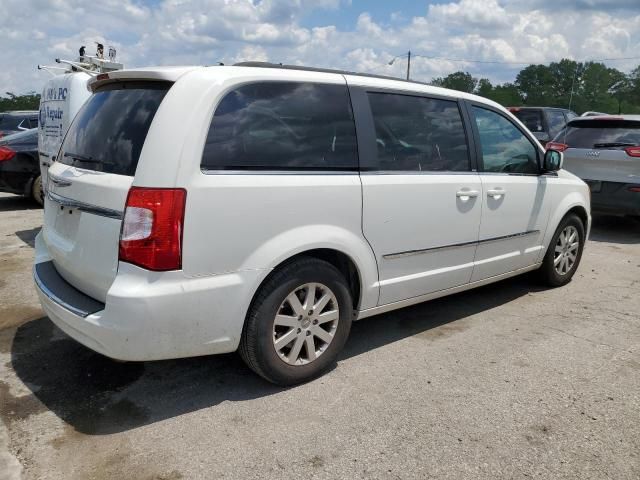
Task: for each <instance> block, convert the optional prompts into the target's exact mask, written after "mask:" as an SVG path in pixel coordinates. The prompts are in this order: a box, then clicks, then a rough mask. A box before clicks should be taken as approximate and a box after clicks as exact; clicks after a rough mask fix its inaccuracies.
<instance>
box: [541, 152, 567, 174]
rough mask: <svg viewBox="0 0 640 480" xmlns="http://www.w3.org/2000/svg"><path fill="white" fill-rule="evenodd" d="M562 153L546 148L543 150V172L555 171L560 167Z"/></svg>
mask: <svg viewBox="0 0 640 480" xmlns="http://www.w3.org/2000/svg"><path fill="white" fill-rule="evenodd" d="M563 162H564V155H563V154H562V152H558V151H557V150H547V151H546V152H544V162H543V167H544V170H545V172H557V171H558V170H560V169H561V168H562V164H563Z"/></svg>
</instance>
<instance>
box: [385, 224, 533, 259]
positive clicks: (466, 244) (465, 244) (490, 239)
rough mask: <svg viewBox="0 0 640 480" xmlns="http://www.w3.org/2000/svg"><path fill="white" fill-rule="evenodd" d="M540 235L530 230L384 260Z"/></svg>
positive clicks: (402, 254) (397, 255) (386, 257)
mask: <svg viewBox="0 0 640 480" xmlns="http://www.w3.org/2000/svg"><path fill="white" fill-rule="evenodd" d="M538 233H540V230H528V231H526V232H522V233H514V234H513V235H504V236H502V237H493V238H487V239H485V240H478V241H474V242H464V243H454V244H451V245H443V246H441V247H431V248H422V249H420V250H407V251H405V252H398V253H388V254H387V255H383V256H382V258H384V259H385V260H391V259H394V258H402V257H408V256H410V255H420V254H421V253H428V252H437V251H441V250H450V249H453V248H461V247H469V246H472V245H482V244H484V243H491V242H499V241H500V240H508V239H510V238H518V237H526V236H528V235H535V234H538Z"/></svg>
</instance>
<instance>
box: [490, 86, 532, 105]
mask: <svg viewBox="0 0 640 480" xmlns="http://www.w3.org/2000/svg"><path fill="white" fill-rule="evenodd" d="M487 98H490V99H491V100H493V101H494V102H497V103H499V104H500V105H502V106H505V107H517V106H519V105H522V103H523V101H522V96H521V95H520V92H519V91H518V87H516V86H515V85H514V84H513V83H505V84H502V85H496V86H495V87H494V88H493V91H492V92H491V95H489V96H487Z"/></svg>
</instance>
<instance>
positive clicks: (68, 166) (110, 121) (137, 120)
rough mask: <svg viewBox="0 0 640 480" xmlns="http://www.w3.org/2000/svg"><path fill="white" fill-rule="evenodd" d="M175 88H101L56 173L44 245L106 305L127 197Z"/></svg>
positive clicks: (68, 276)
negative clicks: (160, 113) (147, 142)
mask: <svg viewBox="0 0 640 480" xmlns="http://www.w3.org/2000/svg"><path fill="white" fill-rule="evenodd" d="M170 86H171V83H169V82H160V81H155V82H148V81H147V82H139V81H131V82H121V83H114V84H107V85H105V86H103V87H102V88H99V89H98V90H97V91H96V92H95V93H94V94H93V95H92V96H91V98H90V99H89V100H88V101H87V103H86V104H85V105H84V106H83V107H82V109H81V110H80V112H78V115H77V116H76V118H75V120H74V121H73V123H72V125H71V127H70V129H69V132H68V133H67V136H66V138H65V141H64V143H63V144H62V147H61V150H60V152H59V156H58V161H57V162H55V163H54V164H53V165H52V167H51V168H50V170H49V181H48V185H47V198H46V200H45V219H44V227H43V230H42V237H43V241H44V243H45V244H46V248H47V250H48V253H49V255H50V257H51V259H52V262H53V266H54V267H55V270H56V271H57V272H58V273H59V275H60V276H61V277H62V278H64V280H66V281H67V282H68V283H70V284H71V285H73V286H74V287H75V288H77V289H78V290H79V291H81V292H82V293H84V294H86V295H88V296H90V297H92V298H94V299H96V300H98V301H100V302H104V301H105V299H106V295H107V291H108V290H109V287H110V286H111V284H112V283H113V280H114V278H115V276H116V272H117V268H118V243H119V239H120V233H121V227H122V219H123V216H124V210H125V204H126V201H127V195H128V192H129V189H130V188H131V184H132V183H133V177H134V175H135V171H136V167H137V164H138V160H139V158H140V153H141V151H142V148H143V145H144V141H145V138H146V136H147V132H148V131H149V127H150V125H151V122H152V121H153V118H154V115H155V113H156V111H157V109H158V107H159V105H160V103H161V102H162V100H163V98H164V96H165V94H166V93H167V91H168V89H169V87H170Z"/></svg>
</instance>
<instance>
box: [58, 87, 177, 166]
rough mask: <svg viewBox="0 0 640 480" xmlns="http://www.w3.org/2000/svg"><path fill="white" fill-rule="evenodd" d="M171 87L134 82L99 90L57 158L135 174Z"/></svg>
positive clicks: (62, 160)
mask: <svg viewBox="0 0 640 480" xmlns="http://www.w3.org/2000/svg"><path fill="white" fill-rule="evenodd" d="M170 86H171V84H170V83H166V82H153V83H149V82H147V83H138V82H131V83H123V84H115V85H111V86H107V87H105V88H103V89H101V90H99V91H97V92H96V93H94V94H93V95H92V96H91V97H90V98H89V100H87V102H86V103H85V104H84V105H83V106H82V108H81V109H80V111H79V112H78V114H77V115H76V118H75V119H74V121H73V123H72V124H71V127H70V128H69V131H68V133H67V135H66V137H65V139H64V143H63V144H62V149H61V151H60V155H59V157H58V159H57V160H58V161H59V162H61V163H64V164H66V165H73V166H76V167H79V168H83V169H86V170H95V171H99V172H105V173H115V174H117V175H129V176H133V175H135V171H136V167H137V166H138V160H139V158H140V152H141V150H142V146H143V145H144V141H145V138H146V137H147V133H148V132H149V126H150V125H151V121H152V120H153V117H154V116H155V114H156V111H157V110H158V107H159V106H160V103H161V102H162V99H163V98H164V96H165V94H166V93H167V91H168V90H169V87H170Z"/></svg>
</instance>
